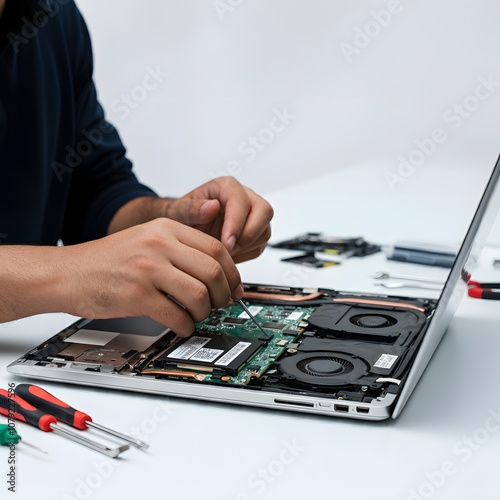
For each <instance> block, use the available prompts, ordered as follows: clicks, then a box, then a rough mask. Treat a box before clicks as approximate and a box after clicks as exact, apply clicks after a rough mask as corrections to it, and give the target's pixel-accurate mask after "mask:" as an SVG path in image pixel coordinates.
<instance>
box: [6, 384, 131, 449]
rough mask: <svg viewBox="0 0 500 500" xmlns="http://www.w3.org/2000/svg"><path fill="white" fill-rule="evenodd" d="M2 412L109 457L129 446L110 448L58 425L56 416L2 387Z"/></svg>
mask: <svg viewBox="0 0 500 500" xmlns="http://www.w3.org/2000/svg"><path fill="white" fill-rule="evenodd" d="M13 396H14V397H13ZM0 414H1V415H5V416H7V417H9V418H14V419H16V420H20V421H21V422H26V423H28V424H31V425H34V426H35V427H38V428H39V429H41V430H42V431H44V432H50V431H53V432H55V433H56V434H59V435H61V436H64V437H66V438H67V439H70V440H72V441H75V442H77V443H79V444H82V445H84V446H87V447H88V448H91V449H92V450H95V451H99V452H100V453H103V454H104V455H107V456H108V457H112V458H115V457H117V456H118V455H119V454H120V453H121V452H122V451H125V450H128V448H129V446H128V444H123V445H121V446H119V447H117V448H110V447H109V446H107V445H105V444H102V443H99V442H97V441H93V440H92V439H88V438H87V437H84V436H82V435H81V434H80V433H79V432H76V431H73V429H70V428H67V427H63V426H61V425H58V424H57V418H56V417H54V416H53V415H49V414H48V413H44V412H43V411H41V410H39V409H37V408H35V407H34V406H32V405H31V404H29V403H28V402H27V401H25V400H24V399H22V398H21V397H20V396H18V395H17V394H16V395H13V394H11V393H10V394H9V393H8V392H7V391H6V390H5V389H0Z"/></svg>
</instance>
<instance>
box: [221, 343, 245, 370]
mask: <svg viewBox="0 0 500 500" xmlns="http://www.w3.org/2000/svg"><path fill="white" fill-rule="evenodd" d="M249 345H251V344H250V342H238V343H237V344H236V345H235V346H234V347H233V348H232V349H231V350H230V351H228V352H226V354H224V356H222V358H220V359H219V361H217V362H216V363H215V364H216V365H222V366H227V365H228V364H229V363H231V361H233V360H235V359H236V358H237V357H238V356H239V355H240V354H241V353H242V352H243V351H244V350H245V349H246V348H247V347H248V346H249Z"/></svg>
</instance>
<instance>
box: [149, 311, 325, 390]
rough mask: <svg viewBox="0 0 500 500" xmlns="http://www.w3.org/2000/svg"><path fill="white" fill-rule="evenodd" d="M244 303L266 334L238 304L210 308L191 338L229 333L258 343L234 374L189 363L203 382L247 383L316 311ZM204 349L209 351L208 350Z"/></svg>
mask: <svg viewBox="0 0 500 500" xmlns="http://www.w3.org/2000/svg"><path fill="white" fill-rule="evenodd" d="M246 306H247V307H248V309H249V310H250V312H251V314H252V315H253V316H254V317H255V319H256V320H257V322H258V323H259V325H260V327H261V328H262V330H263V331H264V332H265V333H263V332H262V330H261V329H260V328H258V327H257V326H256V325H255V323H254V322H253V321H252V320H251V319H250V318H249V316H248V314H247V313H246V312H245V311H244V309H243V308H242V307H241V305H240V304H238V303H232V304H230V305H228V306H226V307H224V308H221V309H217V310H215V311H213V312H212V313H211V315H210V316H209V317H208V318H207V319H206V320H204V321H202V322H200V323H198V324H197V325H196V329H195V332H194V333H193V335H192V336H191V339H196V338H197V336H204V337H205V338H206V337H208V336H209V337H212V338H217V337H219V338H220V336H229V337H232V338H231V339H230V340H232V341H234V342H237V341H240V340H241V341H247V342H250V343H252V345H256V346H258V348H257V347H256V348H255V350H256V351H255V353H254V354H253V355H251V356H250V357H249V358H248V359H247V360H246V361H245V362H244V363H243V364H242V365H241V367H239V369H238V371H237V373H236V374H231V375H227V374H226V375H225V376H221V374H220V371H219V370H217V369H216V368H217V366H216V365H217V363H215V364H214V365H213V367H214V368H215V370H214V371H213V372H210V371H207V370H206V369H204V368H206V365H207V364H208V363H207V364H205V365H204V366H203V367H202V366H200V367H198V368H197V367H196V366H189V370H191V371H194V372H198V373H200V374H203V381H204V382H212V383H221V384H231V385H247V384H248V383H249V382H250V381H251V379H252V378H253V377H259V376H260V375H262V374H263V373H265V372H266V371H267V370H268V369H269V367H270V366H271V365H272V364H273V363H274V361H275V360H276V359H278V358H279V357H280V356H281V355H282V354H283V352H284V351H285V350H286V349H287V346H288V344H289V343H291V342H294V341H295V340H296V339H297V338H298V337H299V336H300V335H301V333H302V331H303V327H304V326H305V325H306V321H307V318H308V317H309V315H310V314H311V313H312V312H313V311H314V310H315V307H304V306H297V307H296V306H293V305H285V306H283V305H269V304H262V303H260V304H259V303H251V304H250V303H248V304H246ZM198 338H202V337H198ZM189 342H190V339H187V340H186V341H185V345H186V346H189ZM181 345H182V344H181ZM181 348H182V347H181ZM207 351H209V352H210V349H208V350H207ZM191 359H193V358H191ZM189 363H190V361H189V359H188V358H186V361H185V362H184V363H183V364H184V365H185V364H188V365H189ZM183 369H184V370H185V369H186V368H182V367H179V368H178V370H179V371H182V370H183ZM156 370H158V368H156ZM165 370H166V369H165ZM145 373H147V370H146V372H145ZM171 376H172V375H171Z"/></svg>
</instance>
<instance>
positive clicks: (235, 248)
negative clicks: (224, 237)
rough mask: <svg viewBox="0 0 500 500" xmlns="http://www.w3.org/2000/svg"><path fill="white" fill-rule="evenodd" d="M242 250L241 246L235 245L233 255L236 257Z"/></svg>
mask: <svg viewBox="0 0 500 500" xmlns="http://www.w3.org/2000/svg"><path fill="white" fill-rule="evenodd" d="M240 250H241V247H240V246H239V245H234V247H233V249H232V250H231V255H236V254H237V253H238V252H239V251H240Z"/></svg>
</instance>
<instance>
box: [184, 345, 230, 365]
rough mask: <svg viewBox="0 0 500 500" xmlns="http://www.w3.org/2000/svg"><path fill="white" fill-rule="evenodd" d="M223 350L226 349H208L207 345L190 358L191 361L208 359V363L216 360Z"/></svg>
mask: <svg viewBox="0 0 500 500" xmlns="http://www.w3.org/2000/svg"><path fill="white" fill-rule="evenodd" d="M223 352H224V351H223V350H222V349H208V348H206V347H202V348H201V349H199V350H198V352H196V353H195V354H194V355H193V356H191V357H190V358H189V359H190V361H206V362H207V363H211V362H212V361H215V360H216V359H217V358H218V357H219V356H220V355H221V354H222V353H223Z"/></svg>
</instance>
